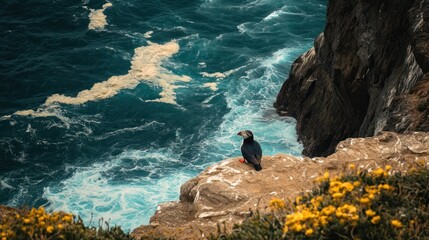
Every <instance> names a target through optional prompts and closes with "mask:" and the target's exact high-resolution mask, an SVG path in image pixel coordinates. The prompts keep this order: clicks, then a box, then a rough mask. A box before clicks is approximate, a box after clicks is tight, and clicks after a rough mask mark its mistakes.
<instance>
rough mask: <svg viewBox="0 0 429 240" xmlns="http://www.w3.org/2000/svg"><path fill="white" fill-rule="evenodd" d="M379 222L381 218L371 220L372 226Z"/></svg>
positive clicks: (376, 217)
mask: <svg viewBox="0 0 429 240" xmlns="http://www.w3.org/2000/svg"><path fill="white" fill-rule="evenodd" d="M380 220H381V218H380V216H378V215H377V216H374V217H372V218H371V222H372V224H378V223H379V222H380Z"/></svg>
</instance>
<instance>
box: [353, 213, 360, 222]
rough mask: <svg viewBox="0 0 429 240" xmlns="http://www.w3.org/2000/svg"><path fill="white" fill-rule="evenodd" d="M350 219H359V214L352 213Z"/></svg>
mask: <svg viewBox="0 0 429 240" xmlns="http://www.w3.org/2000/svg"><path fill="white" fill-rule="evenodd" d="M351 219H352V221H358V220H359V215H357V214H354V215H352V217H351Z"/></svg>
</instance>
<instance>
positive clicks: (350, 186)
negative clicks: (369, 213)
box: [341, 182, 355, 192]
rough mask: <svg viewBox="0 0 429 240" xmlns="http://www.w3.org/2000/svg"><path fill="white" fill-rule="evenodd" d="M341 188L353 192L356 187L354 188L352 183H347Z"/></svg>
mask: <svg viewBox="0 0 429 240" xmlns="http://www.w3.org/2000/svg"><path fill="white" fill-rule="evenodd" d="M341 187H342V188H344V189H346V190H347V191H348V192H351V191H353V188H354V187H355V186H353V184H352V183H350V182H345V183H343V184H341Z"/></svg>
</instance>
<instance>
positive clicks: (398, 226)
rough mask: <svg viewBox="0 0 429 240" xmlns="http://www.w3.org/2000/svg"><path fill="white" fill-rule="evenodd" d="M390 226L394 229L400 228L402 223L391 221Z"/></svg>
mask: <svg viewBox="0 0 429 240" xmlns="http://www.w3.org/2000/svg"><path fill="white" fill-rule="evenodd" d="M390 224H392V226H394V227H395V228H401V227H402V223H401V222H400V221H399V220H396V219H393V220H392V221H390Z"/></svg>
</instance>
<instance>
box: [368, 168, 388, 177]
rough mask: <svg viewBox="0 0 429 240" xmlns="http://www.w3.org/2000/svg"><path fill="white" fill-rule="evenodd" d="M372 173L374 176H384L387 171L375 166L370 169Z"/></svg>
mask: <svg viewBox="0 0 429 240" xmlns="http://www.w3.org/2000/svg"><path fill="white" fill-rule="evenodd" d="M372 174H373V175H374V176H376V177H384V176H387V173H386V172H385V171H384V170H383V169H382V168H377V169H375V170H374V171H372Z"/></svg>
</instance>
